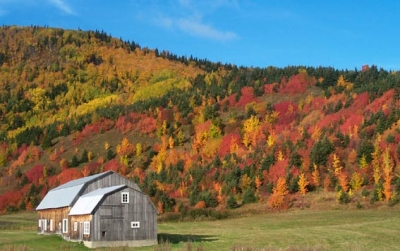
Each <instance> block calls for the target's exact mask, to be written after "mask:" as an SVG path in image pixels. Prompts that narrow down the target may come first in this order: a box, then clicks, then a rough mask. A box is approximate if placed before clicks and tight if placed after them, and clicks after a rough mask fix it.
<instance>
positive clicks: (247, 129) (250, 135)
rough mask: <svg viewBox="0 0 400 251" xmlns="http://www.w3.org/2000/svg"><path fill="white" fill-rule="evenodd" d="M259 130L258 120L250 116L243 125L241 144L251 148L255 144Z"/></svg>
mask: <svg viewBox="0 0 400 251" xmlns="http://www.w3.org/2000/svg"><path fill="white" fill-rule="evenodd" d="M260 128H261V124H260V120H259V119H258V118H257V117H256V116H254V115H251V117H250V118H248V119H247V120H245V121H244V123H243V144H244V145H245V146H246V147H248V146H249V145H250V144H252V145H253V146H254V145H255V144H256V140H257V135H258V134H259V131H260Z"/></svg>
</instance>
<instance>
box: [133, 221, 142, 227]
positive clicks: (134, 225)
mask: <svg viewBox="0 0 400 251" xmlns="http://www.w3.org/2000/svg"><path fill="white" fill-rule="evenodd" d="M131 228H140V222H139V221H131Z"/></svg>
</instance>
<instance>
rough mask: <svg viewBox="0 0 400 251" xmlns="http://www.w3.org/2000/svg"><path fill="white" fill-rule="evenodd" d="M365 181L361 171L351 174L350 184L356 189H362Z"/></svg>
mask: <svg viewBox="0 0 400 251" xmlns="http://www.w3.org/2000/svg"><path fill="white" fill-rule="evenodd" d="M363 183H364V178H363V176H362V175H361V174H360V173H359V172H354V173H353V175H351V180H350V185H351V187H352V188H353V190H354V191H357V190H358V189H360V188H361V187H362V185H363Z"/></svg>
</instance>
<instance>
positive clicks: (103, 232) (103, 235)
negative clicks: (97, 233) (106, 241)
mask: <svg viewBox="0 0 400 251" xmlns="http://www.w3.org/2000/svg"><path fill="white" fill-rule="evenodd" d="M106 234H107V231H104V230H103V231H101V238H106Z"/></svg>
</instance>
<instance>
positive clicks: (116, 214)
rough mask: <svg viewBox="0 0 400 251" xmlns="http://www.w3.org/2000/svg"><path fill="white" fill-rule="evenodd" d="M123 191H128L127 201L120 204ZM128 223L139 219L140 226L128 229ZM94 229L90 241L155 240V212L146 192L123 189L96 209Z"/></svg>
mask: <svg viewBox="0 0 400 251" xmlns="http://www.w3.org/2000/svg"><path fill="white" fill-rule="evenodd" d="M122 192H129V203H127V204H126V203H121V193H122ZM131 222H140V227H139V228H131ZM93 231H94V232H93V236H92V240H93V241H102V242H104V241H134V240H157V212H156V210H155V207H154V205H153V204H152V203H151V201H150V199H149V198H148V197H147V196H146V195H145V194H143V193H141V192H139V191H136V190H134V189H131V188H125V189H123V190H120V191H118V192H115V193H112V194H110V195H108V196H107V197H106V198H105V200H104V201H103V203H102V204H101V205H100V206H99V207H98V208H97V210H96V212H95V213H94V216H93Z"/></svg>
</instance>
